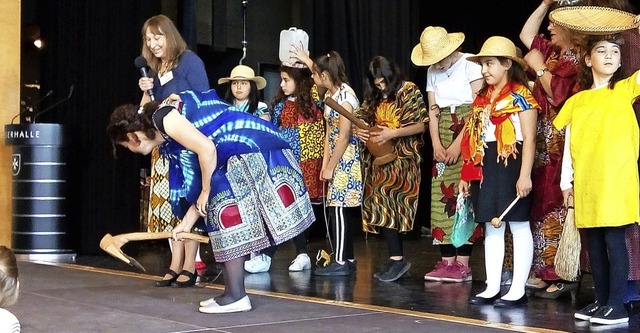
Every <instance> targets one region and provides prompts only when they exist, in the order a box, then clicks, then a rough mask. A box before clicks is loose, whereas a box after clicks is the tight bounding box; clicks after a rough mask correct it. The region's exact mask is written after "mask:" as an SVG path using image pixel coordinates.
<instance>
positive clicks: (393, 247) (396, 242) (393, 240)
mask: <svg viewBox="0 0 640 333" xmlns="http://www.w3.org/2000/svg"><path fill="white" fill-rule="evenodd" d="M380 233H381V234H382V236H384V240H385V241H386V242H387V250H389V257H402V256H404V251H403V250H402V239H401V238H400V232H398V230H397V229H389V228H380Z"/></svg>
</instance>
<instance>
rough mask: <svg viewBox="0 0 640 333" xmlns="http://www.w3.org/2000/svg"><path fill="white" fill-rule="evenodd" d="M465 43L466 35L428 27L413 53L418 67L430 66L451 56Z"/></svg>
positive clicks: (412, 58)
mask: <svg viewBox="0 0 640 333" xmlns="http://www.w3.org/2000/svg"><path fill="white" fill-rule="evenodd" d="M462 42H464V33H462V32H452V33H447V30H445V29H444V28H443V27H432V26H429V27H426V28H425V29H424V31H422V34H421V35H420V44H418V45H416V46H415V47H414V48H413V51H411V61H412V62H413V63H414V64H415V65H416V66H429V65H433V64H435V63H437V62H438V61H440V60H442V59H444V58H446V57H447V56H449V55H450V54H451V53H453V51H455V50H457V49H458V48H459V47H460V45H462Z"/></svg>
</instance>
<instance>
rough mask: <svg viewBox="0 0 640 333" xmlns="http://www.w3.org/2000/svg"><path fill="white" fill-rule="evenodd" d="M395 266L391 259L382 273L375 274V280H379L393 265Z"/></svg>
mask: <svg viewBox="0 0 640 333" xmlns="http://www.w3.org/2000/svg"><path fill="white" fill-rule="evenodd" d="M392 264H393V260H391V259H389V261H387V263H386V264H385V265H384V267H383V268H382V270H381V271H380V272H377V273H375V274H373V278H374V279H377V278H379V277H380V275H382V274H384V273H386V272H387V271H388V270H389V268H390V267H391V265H392Z"/></svg>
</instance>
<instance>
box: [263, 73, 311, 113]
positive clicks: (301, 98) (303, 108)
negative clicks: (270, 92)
mask: <svg viewBox="0 0 640 333" xmlns="http://www.w3.org/2000/svg"><path fill="white" fill-rule="evenodd" d="M280 72H281V73H287V75H289V77H290V78H291V79H292V80H293V82H295V84H296V91H295V92H294V93H293V97H295V98H296V104H298V110H299V111H300V114H302V116H303V117H304V118H306V119H314V118H315V114H314V112H313V107H314V106H315V103H314V102H313V98H312V97H311V88H312V87H313V79H312V78H311V70H310V69H309V68H306V67H304V68H297V67H289V66H285V65H282V66H280ZM286 99H287V96H286V95H285V94H284V91H282V89H279V90H278V93H277V94H276V96H275V97H274V98H273V101H272V102H271V109H274V108H275V106H276V105H277V104H278V103H280V102H282V101H285V100H286Z"/></svg>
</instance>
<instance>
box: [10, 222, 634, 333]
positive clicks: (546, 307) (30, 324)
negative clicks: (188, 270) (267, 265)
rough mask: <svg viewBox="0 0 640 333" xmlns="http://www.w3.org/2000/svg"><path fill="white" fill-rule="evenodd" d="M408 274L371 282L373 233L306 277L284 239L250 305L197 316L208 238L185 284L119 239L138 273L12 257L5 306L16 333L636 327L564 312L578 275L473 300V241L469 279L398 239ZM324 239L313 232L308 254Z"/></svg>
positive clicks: (158, 257) (423, 248) (166, 255)
mask: <svg viewBox="0 0 640 333" xmlns="http://www.w3.org/2000/svg"><path fill="white" fill-rule="evenodd" d="M404 245H405V253H406V258H407V259H408V260H410V261H411V262H412V266H411V270H410V273H411V275H410V276H409V277H404V278H402V279H400V280H398V281H396V282H387V283H385V282H380V281H378V280H377V279H373V278H372V274H373V273H374V272H376V271H377V270H378V269H379V267H381V266H382V265H383V264H384V263H385V261H386V259H385V256H386V249H385V245H384V241H383V240H382V239H379V238H378V237H377V236H375V235H369V237H368V238H366V237H365V236H364V235H363V234H360V235H358V236H357V238H356V242H355V251H356V258H357V273H356V275H355V276H351V277H316V276H314V275H313V274H311V271H304V272H289V271H288V269H287V268H288V266H289V263H290V261H291V260H292V259H293V258H294V257H295V253H294V249H293V243H292V242H288V243H285V244H283V245H281V246H280V248H279V250H278V252H277V253H276V255H275V257H274V260H273V262H272V266H271V270H270V271H269V272H268V273H259V274H248V273H247V274H246V275H245V283H246V287H247V289H248V293H249V297H250V298H251V302H252V304H253V310H251V311H250V312H245V313H234V314H223V315H214V314H201V313H199V312H198V311H197V308H198V305H197V304H198V302H199V301H200V300H203V299H206V298H209V297H212V296H215V295H217V294H219V293H221V292H222V279H223V277H222V276H221V275H220V276H218V273H219V272H220V265H218V264H216V263H215V262H213V259H212V256H211V251H210V248H209V247H208V245H203V246H202V248H201V249H202V250H201V251H202V256H203V258H204V260H205V262H206V263H207V264H208V266H207V269H206V273H205V274H204V276H202V277H200V278H199V282H198V284H197V286H196V287H193V288H170V287H169V288H157V287H155V286H154V283H153V282H154V281H155V280H159V279H160V278H161V276H162V275H163V273H164V272H165V270H166V268H167V267H168V263H169V260H170V252H169V247H168V243H167V241H164V240H163V241H150V242H135V243H129V244H126V245H125V246H124V248H123V250H124V252H125V253H127V254H129V255H131V256H132V257H134V258H136V259H137V260H138V261H139V262H140V263H141V264H142V265H143V266H144V267H145V268H146V272H140V271H139V270H137V269H135V268H133V267H130V266H128V265H126V264H125V263H123V262H120V261H118V260H117V259H115V258H112V257H110V256H108V255H104V256H80V257H78V258H76V261H75V263H72V264H61V263H43V262H33V261H21V262H20V263H19V266H20V287H21V294H20V299H19V301H18V303H17V304H16V305H14V306H12V307H11V308H10V310H11V311H12V312H13V313H14V314H16V316H17V317H18V318H19V319H20V321H21V324H22V331H23V332H25V333H38V332H118V333H121V332H447V331H448V332H464V331H472V332H498V331H517V332H589V331H594V330H606V331H607V332H639V331H640V323H639V322H638V317H637V315H635V316H633V317H632V318H631V321H630V322H629V324H628V325H623V326H617V327H611V326H590V325H589V324H588V323H585V322H582V321H575V320H574V319H573V313H574V311H575V310H576V309H579V308H581V307H583V306H584V305H586V304H588V303H589V302H591V300H592V297H593V296H592V294H593V288H592V286H591V282H590V278H589V276H585V278H584V279H583V283H582V286H581V289H580V292H579V294H578V299H577V301H576V302H575V303H573V302H572V300H571V297H569V295H568V294H567V295H563V296H562V297H561V298H559V299H557V300H544V299H538V298H534V297H531V298H529V304H528V306H527V307H525V308H516V309H497V308H494V307H493V306H473V305H469V304H468V303H467V299H468V297H469V296H470V295H473V294H475V293H477V292H479V291H481V290H483V288H484V279H485V277H484V261H483V260H484V258H483V257H484V253H483V249H482V246H481V245H476V246H475V248H474V255H473V257H472V258H473V259H472V262H473V263H472V269H473V273H474V274H473V281H471V282H465V283H441V282H425V281H423V275H424V273H425V272H427V271H428V270H431V267H432V266H433V265H434V264H435V262H436V260H437V259H438V248H437V247H434V246H432V245H431V240H430V239H428V238H426V237H414V238H412V239H405V242H404ZM327 246H328V243H327V242H326V241H325V240H324V238H322V237H315V238H312V240H311V241H310V243H309V246H308V249H309V253H310V254H311V256H314V254H315V252H316V251H317V250H318V249H321V248H327Z"/></svg>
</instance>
